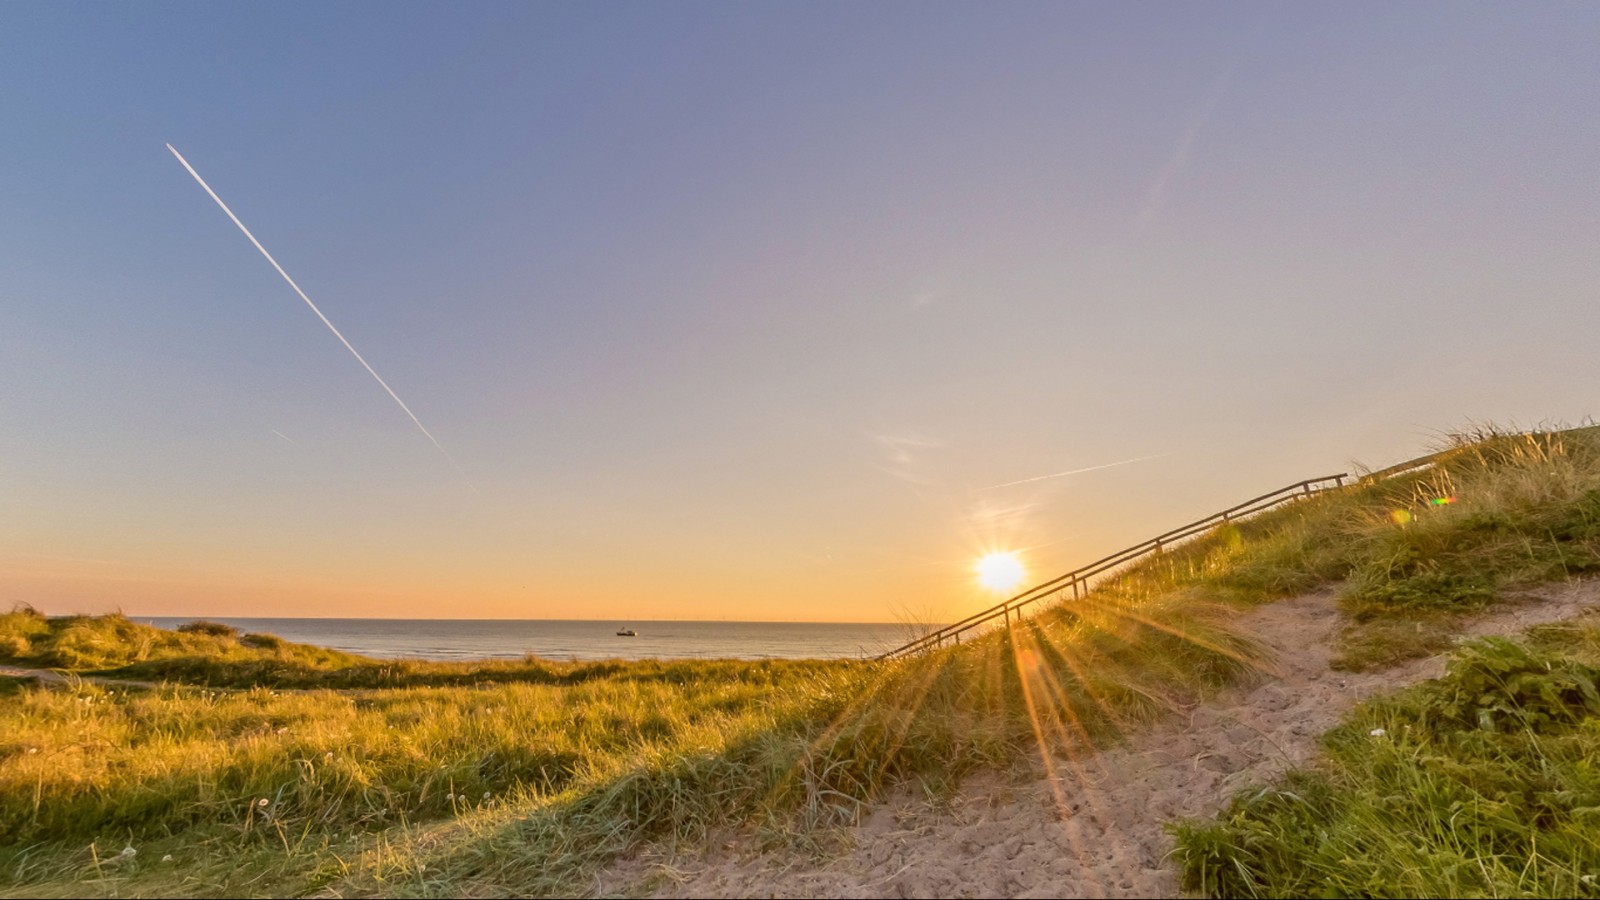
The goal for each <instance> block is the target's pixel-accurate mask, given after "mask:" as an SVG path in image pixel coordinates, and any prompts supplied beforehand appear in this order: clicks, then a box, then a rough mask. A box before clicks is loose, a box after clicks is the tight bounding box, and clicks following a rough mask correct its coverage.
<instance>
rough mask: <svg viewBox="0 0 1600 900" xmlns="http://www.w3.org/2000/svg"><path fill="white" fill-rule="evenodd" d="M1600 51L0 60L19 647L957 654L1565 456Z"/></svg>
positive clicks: (864, 18) (529, 12)
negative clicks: (1227, 515) (914, 636)
mask: <svg viewBox="0 0 1600 900" xmlns="http://www.w3.org/2000/svg"><path fill="white" fill-rule="evenodd" d="M1596 46H1600V6H1597V5H1594V4H1555V3H1552V4H1538V5H1531V6H1530V5H1523V4H1515V5H1512V4H1481V3H1452V4H1392V3H1380V4H1359V3H1339V4H1323V5H1320V6H1314V5H1311V4H1271V3H1266V4H1220V3H1216V4H1176V3H1173V4H1166V3H1152V4H1090V3H1072V4H1062V3H1043V4H1041V3H999V4H943V3H934V2H917V3H891V2H878V3H871V4H836V3H770V2H769V3H747V4H709V3H703V4H688V3H661V4H536V3H491V2H476V3H471V4H457V3H396V2H383V3H356V2H341V3H337V4H290V5H284V4H265V3H250V4H246V3H236V4H209V3H182V4H175V3H142V4H121V5H108V4H96V3H42V2H32V3H8V4H4V5H0V122H3V123H4V124H3V125H0V604H9V603H29V604H32V605H34V606H35V607H37V608H39V609H42V610H44V611H46V612H49V613H53V614H54V613H69V612H104V611H109V610H115V609H120V610H123V611H124V612H127V613H129V614H134V615H174V616H191V615H192V616H219V617H222V616H341V617H364V616H376V617H390V618H593V619H615V620H624V621H638V620H647V619H734V620H776V621H818V620H820V621H880V622H895V621H939V620H948V619H950V618H955V617H959V616H961V615H964V614H966V613H967V612H970V611H973V610H976V609H978V608H981V607H983V606H986V605H988V604H990V603H992V602H994V601H995V600H996V599H997V597H996V596H995V595H994V594H993V593H992V592H990V591H988V590H986V589H985V588H984V587H983V586H982V585H980V584H979V583H978V582H977V579H976V576H975V573H974V565H975V563H976V561H977V560H978V558H979V557H981V556H982V555H984V554H985V553H988V552H992V551H1010V552H1014V553H1016V554H1017V556H1018V558H1019V559H1020V560H1021V562H1022V563H1023V565H1024V566H1025V567H1026V570H1027V573H1028V576H1029V580H1030V581H1039V580H1043V579H1045V578H1047V577H1050V576H1052V575H1055V574H1058V573H1059V572H1062V571H1065V570H1067V569H1070V568H1072V567H1074V566H1076V565H1078V564H1081V563H1083V562H1086V561H1089V560H1091V559H1094V558H1097V557H1098V556H1101V555H1104V554H1105V553H1107V552H1110V551H1113V550H1116V549H1119V548H1120V547H1122V546H1125V545H1128V544H1131V543H1134V542H1136V541H1138V540H1141V539H1143V538H1145V537H1147V536H1149V535H1151V534H1153V533H1155V532H1158V531H1161V530H1164V529H1166V528H1168V527H1171V526H1174V525H1178V524H1181V523H1183V522H1186V521H1188V520H1191V519H1194V518H1198V517H1200V516H1202V515H1205V514H1208V513H1210V512H1213V511H1215V510H1217V509H1220V508H1222V507H1225V506H1228V505H1231V504H1232V503H1235V502H1237V501H1239V500H1243V499H1245V498H1247V497H1250V496H1253V495H1255V494H1258V493H1262V492H1264V491H1267V490H1270V489H1273V488H1276V487H1278V486H1280V485H1283V484H1287V483H1291V482H1294V481H1298V480H1300V479H1302V478H1307V477H1313V476H1321V475H1326V474H1332V473H1336V472H1343V471H1349V470H1351V468H1352V466H1355V465H1366V466H1370V467H1373V468H1376V467H1379V466H1382V465H1384V464H1387V463H1390V462H1395V461H1398V460H1401V459H1404V458H1408V457H1411V456H1415V455H1417V454H1419V453H1422V452H1424V451H1426V450H1427V449H1428V448H1429V446H1430V445H1432V444H1433V443H1436V442H1437V441H1438V440H1440V439H1441V436H1442V435H1444V434H1447V433H1448V432H1450V431H1451V430H1452V429H1458V428H1461V427H1463V426H1466V425H1468V424H1470V423H1476V422H1495V423H1499V424H1501V425H1507V426H1517V427H1527V426H1533V425H1538V424H1542V423H1571V424H1576V423H1579V422H1582V421H1584V420H1586V419H1587V418H1588V417H1590V416H1592V415H1593V414H1595V413H1596V412H1597V410H1600V398H1597V394H1596V391H1597V386H1600V353H1597V352H1595V347H1596V346H1597V341H1596V337H1597V335H1596V326H1597V323H1600V316H1597V314H1596V303H1595V300H1596V285H1597V284H1600V253H1597V252H1596V247H1597V238H1600V178H1597V175H1596V173H1597V172H1600V115H1597V114H1596V113H1597V110H1600V106H1597V98H1600V66H1597V65H1595V61H1594V48H1595V47H1596ZM169 143H170V144H171V145H172V146H173V147H174V148H176V149H177V150H178V151H180V152H181V153H182V154H183V156H184V157H185V158H186V159H187V160H188V161H189V163H190V164H192V165H193V167H194V168H195V170H196V171H198V172H199V173H200V175H201V176H203V177H204V178H205V180H206V181H207V182H208V183H209V184H210V185H211V187H212V188H213V189H214V190H215V191H216V192H217V194H218V195H219V196H220V197H221V198H222V199H223V200H224V201H226V202H227V204H228V205H229V206H230V207H231V208H232V210H233V211H234V213H235V214H237V215H238V217H239V218H240V220H241V221H242V222H243V223H244V224H245V225H246V226H248V227H249V228H250V230H251V231H252V232H253V233H254V234H255V236H256V237H257V238H258V239H259V240H260V241H261V242H262V244H263V245H264V246H265V247H266V248H267V249H268V250H269V251H270V252H271V253H272V254H273V256H274V257H275V258H276V259H277V261H278V262H279V263H280V264H281V265H282V266H283V268H284V269H285V270H286V271H287V272H288V273H289V274H290V275H291V276H292V277H293V278H294V280H295V281H296V282H297V283H298V284H299V285H300V287H301V288H303V289H304V290H305V292H306V294H307V296H308V297H309V298H310V299H311V300H312V301H313V302H314V303H315V304H316V305H317V306H318V307H319V308H320V309H321V311H322V312H323V313H324V314H325V315H326V316H327V318H328V319H329V320H330V321H331V323H332V324H333V325H334V326H336V327H337V328H338V329H339V331H340V332H342V334H343V335H344V336H345V337H346V338H347V339H348V340H349V341H350V343H351V345H353V347H354V348H355V349H356V350H358V351H359V352H360V353H361V355H362V356H363V357H364V358H365V359H366V361H367V362H368V363H370V365H371V366H372V368H373V369H374V371H376V373H378V374H379V375H380V376H381V377H382V378H383V380H384V381H385V382H386V383H387V384H388V385H389V387H390V388H392V389H393V390H394V392H395V394H396V395H397V396H398V397H399V398H401V399H402V400H403V401H404V403H405V404H406V406H407V407H409V409H410V410H411V411H412V412H413V413H414V414H415V415H416V416H417V419H418V420H419V421H420V422H421V423H422V424H423V425H424V426H425V427H426V428H427V430H428V432H429V433H431V435H432V436H433V437H434V438H436V439H437V441H438V443H439V445H440V446H439V447H436V446H435V445H434V444H433V443H432V442H431V441H430V440H429V438H428V437H427V436H425V435H424V434H423V433H422V431H421V430H419V428H418V426H417V424H416V423H414V422H413V421H412V420H411V418H409V417H408V416H407V414H406V412H405V411H404V410H402V409H401V407H400V406H399V405H398V404H397V403H396V402H395V400H394V399H392V398H391V397H390V396H389V395H388V394H387V393H385V391H384V388H383V387H382V386H380V385H379V383H378V382H377V381H376V380H374V378H373V377H372V376H371V375H370V374H368V372H367V371H366V370H364V369H363V368H362V366H361V364H360V363H359V362H358V361H357V360H356V359H355V358H354V357H353V356H352V355H351V353H350V352H349V351H348V350H347V349H346V348H345V347H344V346H342V345H341V344H340V342H339V340H338V339H337V338H336V337H335V336H334V335H333V334H331V333H330V332H329V330H328V328H327V327H325V326H324V325H323V323H322V322H320V321H318V319H317V317H316V316H315V315H314V314H313V313H312V311H311V310H310V309H308V308H307V306H306V304H305V303H303V302H302V301H301V299H300V298H299V297H297V296H296V295H295V293H294V292H293V291H292V290H291V289H290V287H289V285H288V284H286V283H285V282H284V280H283V279H282V278H280V277H279V275H278V274H277V273H276V272H274V271H273V269H272V267H271V265H269V263H268V262H267V261H266V260H265V259H264V258H263V257H262V256H261V255H260V254H259V253H258V252H257V250H256V249H255V248H254V247H252V246H251V244H250V242H249V241H248V240H247V239H246V238H245V236H244V235H243V234H242V233H240V231H239V230H238V229H237V228H236V227H235V226H234V225H233V223H231V222H230V221H229V220H228V218H227V216H226V215H225V214H224V213H223V211H222V210H221V209H219V208H218V207H217V205H216V204H214V203H213V202H212V200H211V199H210V198H209V197H207V196H206V193H205V192H204V191H203V190H202V189H201V188H200V186H199V185H198V184H196V182H195V181H194V180H193V179H192V178H191V177H190V175H189V174H188V173H187V172H185V171H184V168H183V167H182V166H181V165H180V164H179V162H178V161H177V160H176V159H175V158H174V157H173V156H172V155H171V154H170V153H169V152H168V151H167V149H166V145H167V144H169ZM441 447H442V448H443V451H444V452H441V449H440V448H441ZM452 460H453V461H452ZM1113 464H1116V465H1113ZM1075 470H1087V471H1081V472H1077V473H1076V474H1070V475H1060V476H1059V477H1051V478H1041V477H1040V476H1045V475H1054V474H1056V473H1063V472H1073V471H1075Z"/></svg>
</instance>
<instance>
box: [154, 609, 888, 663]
mask: <svg viewBox="0 0 1600 900" xmlns="http://www.w3.org/2000/svg"><path fill="white" fill-rule="evenodd" d="M134 618H135V620H136V621H139V622H145V623H148V624H150V625H154V626H156V627H157V628H166V629H174V628H177V627H178V626H180V625H183V624H184V623H186V622H192V621H195V617H193V616H190V617H149V616H139V617H134ZM207 621H214V622H222V623H224V624H226V625H231V626H233V627H234V628H237V629H239V631H241V632H243V633H247V634H250V633H255V634H275V635H277V636H278V637H281V638H283V639H284V640H287V641H293V642H295V643H297V644H314V645H316V646H319V647H331V648H333V649H335V650H343V651H345V652H346V653H356V654H360V655H362V656H372V657H379V658H387V657H412V658H417V659H431V660H443V661H462V660H474V659H521V658H522V657H524V656H527V655H529V654H532V655H534V656H538V657H542V658H544V659H551V660H595V659H856V658H860V657H870V656H876V655H877V654H879V653H882V652H884V651H885V650H889V649H892V648H894V647H897V646H899V645H900V644H903V643H905V642H906V641H907V640H909V639H910V638H911V637H912V636H913V633H912V629H913V626H910V625H907V624H904V623H898V622H890V623H885V622H866V623H863V622H722V621H710V622H706V621H633V622H610V621H603V620H581V619H272V618H233V617H217V618H210V617H207ZM627 629H632V630H633V631H634V632H635V634H634V635H632V636H623V635H619V634H617V632H618V631H622V630H627Z"/></svg>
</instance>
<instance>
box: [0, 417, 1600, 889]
mask: <svg viewBox="0 0 1600 900" xmlns="http://www.w3.org/2000/svg"><path fill="white" fill-rule="evenodd" d="M1597 569H1600V436H1597V433H1596V430H1594V429H1588V430H1582V431H1568V432H1561V433H1554V434H1541V435H1494V434H1486V435H1478V436H1475V437H1474V438H1472V439H1465V438H1464V439H1462V440H1460V441H1458V442H1457V443H1456V445H1455V446H1453V447H1450V448H1448V449H1447V450H1446V452H1445V453H1443V454H1442V455H1441V456H1440V458H1439V460H1438V462H1437V464H1436V465H1435V466H1434V467H1432V468H1430V469H1428V470H1425V471H1420V472H1411V473H1406V474H1402V475H1399V476H1396V477H1392V478H1382V479H1372V480H1369V481H1368V482H1366V483H1364V484H1362V485H1359V486H1357V487H1354V488H1351V489H1348V490H1345V491H1342V492H1336V493H1330V494H1326V495H1321V496H1319V497H1316V498H1313V499H1311V500H1307V501H1304V502H1300V503H1297V504H1294V505H1292V506H1290V507H1287V508H1284V509H1280V510H1277V511H1274V512H1272V513H1269V514H1266V515H1263V516H1261V517H1258V518H1256V519H1252V520H1249V521H1246V522H1242V523H1236V524H1231V525H1227V526H1225V527H1223V528H1220V529H1217V530H1215V531H1214V532H1212V533H1210V534H1207V535H1205V536H1204V537H1202V538H1200V539H1198V540H1195V541H1192V542H1190V543H1189V544H1186V545H1184V546H1181V547H1178V548H1175V549H1173V550H1171V551H1169V552H1167V553H1165V554H1163V555H1161V556H1158V557H1155V558H1152V559H1150V560H1147V561H1146V562H1145V563H1144V564H1142V565H1141V566H1139V567H1137V568H1135V569H1133V570H1130V571H1129V572H1127V573H1126V574H1125V575H1124V576H1122V577H1120V578H1117V579H1114V580H1111V581H1108V582H1106V583H1103V584H1102V585H1100V586H1099V587H1097V589H1096V590H1095V591H1094V592H1092V593H1091V595H1090V596H1089V598H1088V599H1086V600H1084V601H1081V602H1077V603H1073V604H1071V605H1070V606H1058V607H1055V608H1053V609H1049V610H1047V611H1045V612H1044V613H1043V614H1041V615H1039V616H1037V617H1035V618H1034V619H1032V620H1029V621H1028V622H1026V623H1024V624H1023V625H1020V626H1018V627H1017V628H1016V629H1014V630H1013V631H1012V632H1010V633H1006V632H1004V631H999V632H994V633H991V634H990V635H988V636H986V637H984V638H981V639H978V640H975V641H970V642H968V643H965V644H963V645H961V646H960V647H956V648H949V649H946V650H943V651H940V652H937V653H934V654H930V655H927V656H923V657H918V658H914V659H910V660H905V661H900V662H895V663H882V664H874V663H859V662H785V663H778V662H768V663H749V662H727V661H723V662H676V663H662V662H640V663H625V662H608V663H590V664H557V663H550V662H546V661H541V660H534V659H530V660H524V661H520V662H514V663H504V664H493V665H465V664H442V663H417V662H394V661H383V660H372V659H364V658H360V657H353V656H349V655H345V654H337V653H334V652H332V651H327V650H321V649H318V648H310V647H304V646H299V645H293V644H287V643H285V642H282V641H278V640H277V639H275V638H271V637H268V636H251V635H237V634H233V633H231V632H230V631H229V630H227V629H225V628H220V627H218V628H206V627H201V628H200V629H198V630H196V631H194V632H191V633H185V634H175V633H170V632H162V631H159V630H156V629H150V628H147V627H145V626H140V625H137V624H136V623H132V622H129V621H128V620H126V619H122V618H120V617H99V618H83V617H78V618H70V619H45V618H43V617H40V616H38V615H36V614H33V613H31V612H28V611H25V610H24V611H18V612H16V613H13V614H11V615H9V616H0V661H10V662H15V663H19V664H32V665H45V666H52V667H57V668H62V669H67V670H71V671H75V672H83V673H88V672H98V673H103V674H113V675H117V676H119V677H124V678H134V679H139V680H146V681H154V682H164V684H163V686H161V687H159V688H156V689H151V690H126V691H125V690H122V689H120V688H118V689H106V688H103V687H97V686H95V685H93V684H91V683H85V682H78V683H74V684H70V685H69V686H68V687H67V688H65V689H46V688H40V687H37V686H32V685H23V684H15V683H13V684H10V685H0V691H3V692H5V699H6V702H5V703H4V704H0V878H3V879H6V880H7V881H9V883H10V884H11V885H12V888H11V889H12V890H14V891H15V892H16V893H19V894H24V895H41V894H63V895H65V894H73V893H75V892H79V891H89V892H93V893H102V894H110V893H116V894H134V895H137V894H159V895H179V894H181V895H219V894H226V895H234V894H268V893H270V894H293V893H305V892H311V891H315V890H321V889H324V888H325V889H327V890H331V891H334V892H336V893H338V894H341V895H350V894H384V895H435V894H445V895H457V894H484V893H494V894H500V893H524V894H529V893H531V894H572V893H581V892H583V891H584V890H586V889H588V888H587V886H588V885H589V884H590V882H589V881H588V879H589V878H590V874H591V873H592V872H593V871H594V870H595V869H596V867H598V866H601V865H603V864H604V863H605V862H606V861H607V860H609V859H611V858H612V857H613V856H614V855H615V854H617V853H620V852H624V851H626V850H628V849H629V848H632V847H635V846H637V845H638V844H639V842H641V841H685V842H695V841H699V840H702V839H703V838H704V837H705V836H706V835H707V833H708V832H709V831H711V830H712V829H717V828H732V829H737V830H742V831H745V832H747V833H749V834H752V835H755V836H757V837H758V838H760V839H764V840H771V841H780V842H800V843H802V844H808V843H814V842H817V841H823V842H826V840H827V839H828V834H829V831H828V829H829V828H830V827H831V826H835V825H838V824H844V823H848V822H851V821H853V820H854V818H855V817H856V816H857V815H858V814H859V813H860V811H861V809H862V807H863V805H864V804H867V803H870V802H871V801H872V800H874V799H875V798H877V797H880V796H881V795H882V794H883V792H884V791H885V790H886V789H887V788H888V787H890V786H891V785H895V784H909V785H912V786H920V787H921V789H923V790H925V791H927V792H928V793H929V794H930V795H933V796H938V795H940V794H942V793H944V792H946V791H948V790H949V789H950V788H951V787H952V786H953V785H954V784H955V783H956V782H957V781H958V780H959V779H960V778H961V777H963V776H964V775H966V774H968V773H970V772H972V771H974V770H976V769H981V768H995V767H1001V768H1004V767H1008V766H1012V765H1015V764H1018V763H1019V762H1024V761H1026V760H1027V759H1028V758H1029V757H1030V756H1035V755H1037V754H1038V753H1039V752H1041V751H1043V752H1056V753H1059V752H1069V753H1076V752H1081V751H1083V750H1086V749H1088V748H1090V747H1092V746H1094V745H1096V744H1099V743H1102V742H1104V741H1106V740H1110V739H1114V738H1115V736H1116V735H1117V734H1118V733H1119V732H1120V731H1121V730H1122V729H1124V728H1126V727H1127V726H1128V725H1129V724H1132V723H1137V722H1140V721H1146V720H1149V719H1152V718H1155V717H1158V716H1161V715H1164V714H1165V713H1166V712H1168V711H1169V710H1172V709H1174V708H1181V707H1185V706H1188V705H1191V704H1193V703H1195V702H1197V701H1198V700H1199V699H1201V698H1203V697H1204V696H1205V695H1206V694H1207V693H1208V692H1209V691H1212V690H1214V689H1216V688H1217V687H1218V686H1220V685H1223V684H1226V683H1228V682H1230V681H1232V680H1235V679H1237V678H1240V677H1246V676H1249V674H1250V673H1251V672H1252V671H1253V670H1254V662H1255V650H1254V649H1253V647H1252V646H1251V644H1250V642H1249V641H1248V640H1247V639H1245V638H1244V637H1242V636H1240V635H1238V634H1236V633H1235V631H1234V629H1233V627H1232V625H1231V622H1232V620H1233V618H1234V613H1235V611H1236V610H1237V609H1238V607H1239V606H1241V605H1248V604H1254V603H1262V602H1268V601H1270V600H1272V599H1274V598H1277V597H1281V596H1287V595H1291V594H1295V593H1299V592H1302V591H1306V590H1311V589H1316V588H1319V587H1331V586H1335V585H1337V586H1339V587H1338V589H1339V590H1340V591H1341V597H1342V602H1343V604H1344V605H1345V607H1346V609H1347V610H1348V611H1349V612H1350V614H1351V616H1352V621H1353V623H1354V625H1353V627H1352V629H1351V630H1350V632H1349V633H1348V634H1347V635H1346V638H1345V643H1346V664H1347V665H1350V666H1375V665H1383V664H1387V663H1389V662H1392V661H1394V660H1397V659H1402V658H1406V657H1408V656H1412V655H1416V654H1419V653H1427V652H1432V650H1433V648H1435V647H1438V646H1440V645H1441V644H1446V643H1448V640H1449V635H1450V633H1451V631H1452V629H1453V627H1454V626H1455V625H1456V624H1457V623H1458V622H1459V621H1460V619H1461V617H1462V616H1464V615H1467V614H1470V613H1471V612H1472V611H1473V610H1476V609H1480V608H1482V607H1483V606H1484V605H1486V604H1489V603H1492V602H1495V601H1496V600H1498V599H1501V598H1503V597H1505V596H1506V595H1507V593H1508V592H1513V591H1514V590H1515V588H1516V587H1517V586H1518V585H1522V584H1528V583H1535V582H1538V581H1542V580H1548V579H1552V578H1560V577H1564V576H1567V575H1573V574H1581V573H1585V572H1589V571H1594V570H1597ZM125 847H133V848H134V850H135V851H136V852H135V853H134V854H131V855H122V851H123V848H125ZM169 854H170V855H171V856H172V857H173V859H172V861H171V862H163V861H162V857H164V856H167V855H169ZM3 884H4V882H0V893H5V892H6V888H5V887H4V886H3Z"/></svg>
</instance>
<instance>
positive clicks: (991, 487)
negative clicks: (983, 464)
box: [981, 450, 1178, 491]
mask: <svg viewBox="0 0 1600 900" xmlns="http://www.w3.org/2000/svg"><path fill="white" fill-rule="evenodd" d="M1176 452H1178V451H1176V450H1172V451H1169V452H1167V453H1156V454H1153V455H1151V456H1136V457H1134V458H1133V459H1124V460H1122V461H1120V462H1113V463H1104V464H1102V465H1098V466H1088V467H1087V468H1082V469H1070V470H1068V471H1066V472H1052V473H1051V474H1049V475H1036V476H1034V477H1032V478H1024V479H1021V480H1020V481H1008V482H1006V483H1005V484H991V485H989V486H988V487H986V488H981V490H985V491H992V490H994V489H995V488H1003V487H1011V486H1012V485H1017V484H1028V483H1029V482H1033V481H1044V480H1045V479H1047V478H1064V477H1066V476H1068V475H1080V474H1082V473H1084V472H1094V471H1097V470H1099V469H1109V468H1112V467H1114V466H1126V465H1130V464H1132V463H1136V462H1144V461H1145V460H1147V459H1160V458H1161V457H1163V456H1171V455H1172V454H1173V453H1176Z"/></svg>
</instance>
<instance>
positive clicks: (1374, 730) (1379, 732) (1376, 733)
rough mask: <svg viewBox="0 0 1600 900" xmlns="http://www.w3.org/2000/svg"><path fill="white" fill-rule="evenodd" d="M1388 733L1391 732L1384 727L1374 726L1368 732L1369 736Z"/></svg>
mask: <svg viewBox="0 0 1600 900" xmlns="http://www.w3.org/2000/svg"><path fill="white" fill-rule="evenodd" d="M1388 733H1389V732H1387V731H1384V730H1383V729H1382V728H1374V729H1372V730H1371V731H1369V732H1367V734H1368V735H1369V736H1371V737H1383V736H1384V735H1386V734H1388Z"/></svg>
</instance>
